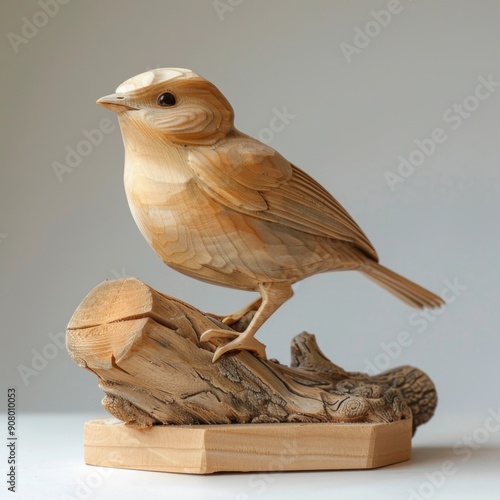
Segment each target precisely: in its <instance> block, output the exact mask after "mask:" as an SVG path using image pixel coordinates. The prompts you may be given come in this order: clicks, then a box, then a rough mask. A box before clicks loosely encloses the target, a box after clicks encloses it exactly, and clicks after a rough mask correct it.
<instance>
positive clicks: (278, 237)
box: [98, 68, 444, 361]
mask: <svg viewBox="0 0 500 500" xmlns="http://www.w3.org/2000/svg"><path fill="white" fill-rule="evenodd" d="M98 103H99V104H101V105H103V106H105V107H107V108H109V109H111V110H112V111H114V112H116V113H117V116H118V120H119V123H120V127H121V131H122V135H123V141H124V145H125V190H126V194H127V199H128V202H129V205H130V209H131V211H132V215H133V217H134V219H135V221H136V223H137V225H138V227H139V229H140V230H141V232H142V234H143V235H144V237H145V238H146V240H147V241H148V242H149V244H150V245H151V247H152V248H153V250H154V251H155V252H156V253H157V254H158V255H159V257H160V258H161V259H162V260H163V262H165V263H166V264H167V265H169V266H170V267H172V268H174V269H176V270H178V271H180V272H182V273H184V274H187V275H188V276H191V277H194V278H197V279H200V280H203V281H207V282H210V283H214V284H217V285H223V286H228V287H232V288H239V289H243V290H253V291H256V292H258V293H260V294H261V297H262V301H261V302H260V303H259V306H258V308H257V309H256V312H255V315H254V316H253V318H252V321H250V322H249V324H248V325H247V327H246V328H245V330H244V331H241V332H232V334H229V333H228V332H227V330H224V329H221V328H211V329H210V330H208V331H206V332H204V334H205V337H204V340H207V341H209V340H210V339H212V338H216V337H217V338H220V339H224V340H225V341H224V342H222V343H221V344H220V345H219V347H218V349H217V351H216V352H215V354H214V361H215V360H216V359H217V358H218V357H220V356H221V355H222V354H225V353H227V352H230V351H233V350H242V349H245V350H249V351H252V352H254V353H256V354H257V355H259V356H261V357H262V358H265V356H266V354H265V350H264V346H263V344H262V343H260V342H258V341H257V340H256V339H255V338H254V335H255V334H256V332H257V331H258V329H259V328H260V327H261V325H262V324H263V323H264V322H265V321H266V320H267V319H268V318H269V317H270V316H271V315H272V314H273V313H274V312H275V311H276V310H277V309H278V308H279V307H280V306H281V305H282V304H283V303H284V302H286V301H287V300H288V299H289V298H290V297H291V296H292V294H293V292H292V284H293V283H296V282H297V281H300V280H303V279H305V278H307V277H309V276H312V275H314V274H317V273H322V272H326V271H344V270H357V271H360V272H362V273H363V274H365V275H366V276H367V277H369V278H370V279H372V280H373V281H375V282H376V283H378V284H379V285H381V286H383V287H384V288H386V289H387V290H388V291H390V292H391V293H393V294H394V295H395V296H397V297H398V298H400V299H401V300H403V301H404V302H406V303H407V304H410V305H411V306H414V307H418V308H424V307H431V308H432V307H440V306H441V305H443V304H444V302H443V300H442V299H441V298H440V297H438V296H436V295H435V294H433V293H431V292H429V291H428V290H426V289H424V288H422V287H421V286H419V285H417V284H415V283H413V282H411V281H409V280H407V279H406V278H403V277H402V276H400V275H399V274H396V273H395V272H393V271H391V270H389V269H387V268H386V267H384V266H382V265H380V264H379V263H378V255H377V252H376V251H375V249H374V247H373V245H372V244H371V243H370V241H369V239H368V237H367V236H366V235H365V234H364V232H363V231H362V230H361V228H360V227H359V226H358V225H357V224H356V222H355V221H354V220H353V218H352V217H351V216H350V215H349V213H348V212H347V211H346V210H345V209H344V207H342V205H341V204H340V203H339V202H338V201H337V200H336V199H335V198H334V197H333V196H332V195H331V194H330V193H329V192H328V191H327V190H326V189H325V188H324V187H323V186H321V185H320V184H319V183H318V182H316V181H315V180H314V179H313V178H311V177H310V176H309V175H308V174H306V173H305V172H304V171H302V170H301V169H299V168H298V167H296V166H295V165H293V164H292V163H290V162H289V161H288V160H287V159H286V158H284V157H283V156H282V155H280V154H279V153H278V152H277V151H275V150H274V149H273V148H271V147H270V146H268V145H266V144H263V143H261V142H259V141H258V140H256V139H254V138H252V137H249V136H247V135H245V134H243V133H242V132H240V131H238V130H237V129H236V128H235V127H234V111H233V109H232V107H231V105H230V103H229V102H228V101H227V99H226V98H225V97H224V95H223V94H222V93H221V92H220V91H219V90H218V89H217V88H216V87H215V86H214V85H213V84H212V83H210V82H209V81H207V80H205V79H204V78H202V77H201V76H199V75H197V74H196V73H194V72H193V71H191V70H187V69H182V68H159V69H155V70H151V71H147V72H145V73H142V74H140V75H136V76H135V77H133V78H131V79H129V80H127V81H126V82H124V83H123V84H122V85H120V86H119V87H118V88H117V90H116V93H115V94H112V95H109V96H106V97H103V98H101V99H99V101H98ZM328 168H330V167H328ZM248 310H249V309H248ZM246 312H247V311H243V313H246ZM238 319H239V318H236V317H235V315H230V316H229V317H228V318H226V320H225V321H224V322H225V323H230V322H231V321H237V320H238Z"/></svg>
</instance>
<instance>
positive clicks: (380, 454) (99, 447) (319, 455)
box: [84, 418, 412, 474]
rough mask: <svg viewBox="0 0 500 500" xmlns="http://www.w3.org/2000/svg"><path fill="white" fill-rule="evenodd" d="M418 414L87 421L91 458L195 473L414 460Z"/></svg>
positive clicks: (88, 459)
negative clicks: (177, 422)
mask: <svg viewBox="0 0 500 500" xmlns="http://www.w3.org/2000/svg"><path fill="white" fill-rule="evenodd" d="M411 433H412V425H411V421H410V420H402V421H400V422H395V423H392V424H299V423H295V424H292V423H289V424H245V425H238V424H230V425H198V426H184V425H181V426H154V427H151V428H149V429H146V430H144V429H134V428H131V427H129V426H126V425H125V424H123V423H121V422H119V421H118V420H116V419H113V418H108V419H102V420H91V421H89V422H87V423H86V424H85V433H84V446H85V462H86V463H87V464H89V465H99V466H105V467H119V468H126V469H140V470H151V471H164V472H182V473H189V474H211V473H213V472H220V471H239V472H247V471H266V472H272V471H291V470H334V469H372V468H375V467H382V466H385V465H390V464H394V463H397V462H402V461H405V460H408V459H409V458H410V456H411Z"/></svg>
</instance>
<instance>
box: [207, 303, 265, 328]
mask: <svg viewBox="0 0 500 500" xmlns="http://www.w3.org/2000/svg"><path fill="white" fill-rule="evenodd" d="M261 303H262V297H259V298H258V299H256V300H254V301H252V302H250V304H247V305H246V306H245V307H243V308H242V309H239V310H238V311H236V312H234V313H232V314H226V315H219V314H213V313H210V312H207V313H205V314H206V315H207V316H210V317H211V318H215V319H217V320H219V321H221V322H222V323H224V324H225V325H228V326H231V325H234V324H235V323H238V322H239V321H241V320H242V319H243V318H244V317H245V316H246V315H247V314H248V313H251V312H253V313H254V314H255V313H256V312H257V311H258V309H259V307H260V305H261ZM247 321H250V320H249V319H248V320H247Z"/></svg>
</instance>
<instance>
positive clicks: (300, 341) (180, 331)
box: [66, 278, 437, 430]
mask: <svg viewBox="0 0 500 500" xmlns="http://www.w3.org/2000/svg"><path fill="white" fill-rule="evenodd" d="M214 327H215V328H230V327H228V326H226V325H224V324H223V323H221V322H220V321H219V320H218V319H217V318H215V317H212V316H211V315H209V314H207V313H203V312H201V311H199V310H197V309H195V308H194V307H193V306H191V305H189V304H186V303H184V302H182V301H180V300H178V299H175V298H173V297H169V296H167V295H164V294H162V293H160V292H158V291H156V290H154V289H152V288H150V287H149V286H147V285H146V284H144V283H142V282H141V281H139V280H137V279H134V278H125V279H120V280H114V281H105V282H104V283H102V284H100V285H99V286H97V287H96V288H95V289H94V290H92V291H91V292H90V293H89V294H88V295H87V297H86V298H85V299H84V300H83V302H82V303H81V304H80V305H79V307H78V308H77V310H76V311H75V313H74V314H73V317H72V318H71V320H70V323H69V325H68V329H67V337H66V343H67V348H68V351H69V353H70V355H71V357H72V358H73V360H74V361H75V362H76V363H77V364H78V365H80V366H82V367H83V368H86V369H88V370H90V371H92V372H93V373H95V374H96V376H97V377H98V379H99V387H100V388H101V389H102V390H103V391H104V392H105V394H106V395H105V397H104V399H103V401H102V404H103V406H104V407H105V408H106V409H107V410H108V411H109V412H110V413H111V414H112V415H114V416H115V417H117V418H119V419H120V420H123V421H124V422H125V423H127V424H129V425H134V426H138V427H149V426H152V425H158V424H230V423H273V422H276V423H278V422H369V423H388V422H395V421H398V420H403V419H410V418H411V419H412V422H413V429H414V430H415V429H416V427H417V426H419V425H421V424H423V423H425V422H426V421H427V420H429V419H430V418H431V417H432V415H433V413H434V409H435V407H436V403H437V395H436V391H435V388H434V385H433V383H432V381H431V380H430V379H429V377H428V376H427V375H426V374H425V373H423V372H422V371H421V370H419V369H417V368H413V367H410V366H403V367H399V368H394V369H392V370H389V371H386V372H384V373H382V374H380V375H377V376H373V377H371V376H368V375H366V374H363V373H353V372H346V371H345V370H343V369H342V368H340V367H339V366H337V365H335V364H333V363H332V362H331V361H329V360H328V359H327V358H326V357H325V356H324V354H323V353H322V352H321V351H320V349H319V347H318V345H317V344H316V340H315V337H314V335H311V334H309V333H301V334H300V335H297V336H296V337H295V338H294V339H293V341H292V346H291V351H292V361H291V366H285V365H283V364H281V363H279V362H278V361H276V360H264V359H260V358H258V357H256V356H254V355H253V354H251V353H249V352H247V351H241V352H238V353H237V354H233V355H225V356H223V357H221V358H220V359H219V360H218V361H217V362H215V363H212V356H213V353H214V351H215V349H216V347H217V345H215V344H217V342H220V340H214V341H213V342H214V344H212V343H209V342H200V340H199V338H200V335H201V334H202V333H203V332H204V331H206V330H207V329H210V328H214ZM236 327H238V328H239V329H244V328H245V325H236Z"/></svg>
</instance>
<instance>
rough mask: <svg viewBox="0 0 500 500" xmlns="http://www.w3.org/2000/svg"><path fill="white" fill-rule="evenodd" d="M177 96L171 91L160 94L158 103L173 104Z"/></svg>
mask: <svg viewBox="0 0 500 500" xmlns="http://www.w3.org/2000/svg"><path fill="white" fill-rule="evenodd" d="M175 102H176V101H175V96H174V94H171V93H170V92H165V93H163V94H160V95H159V96H158V104H159V105H160V106H173V105H174V104H175Z"/></svg>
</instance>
